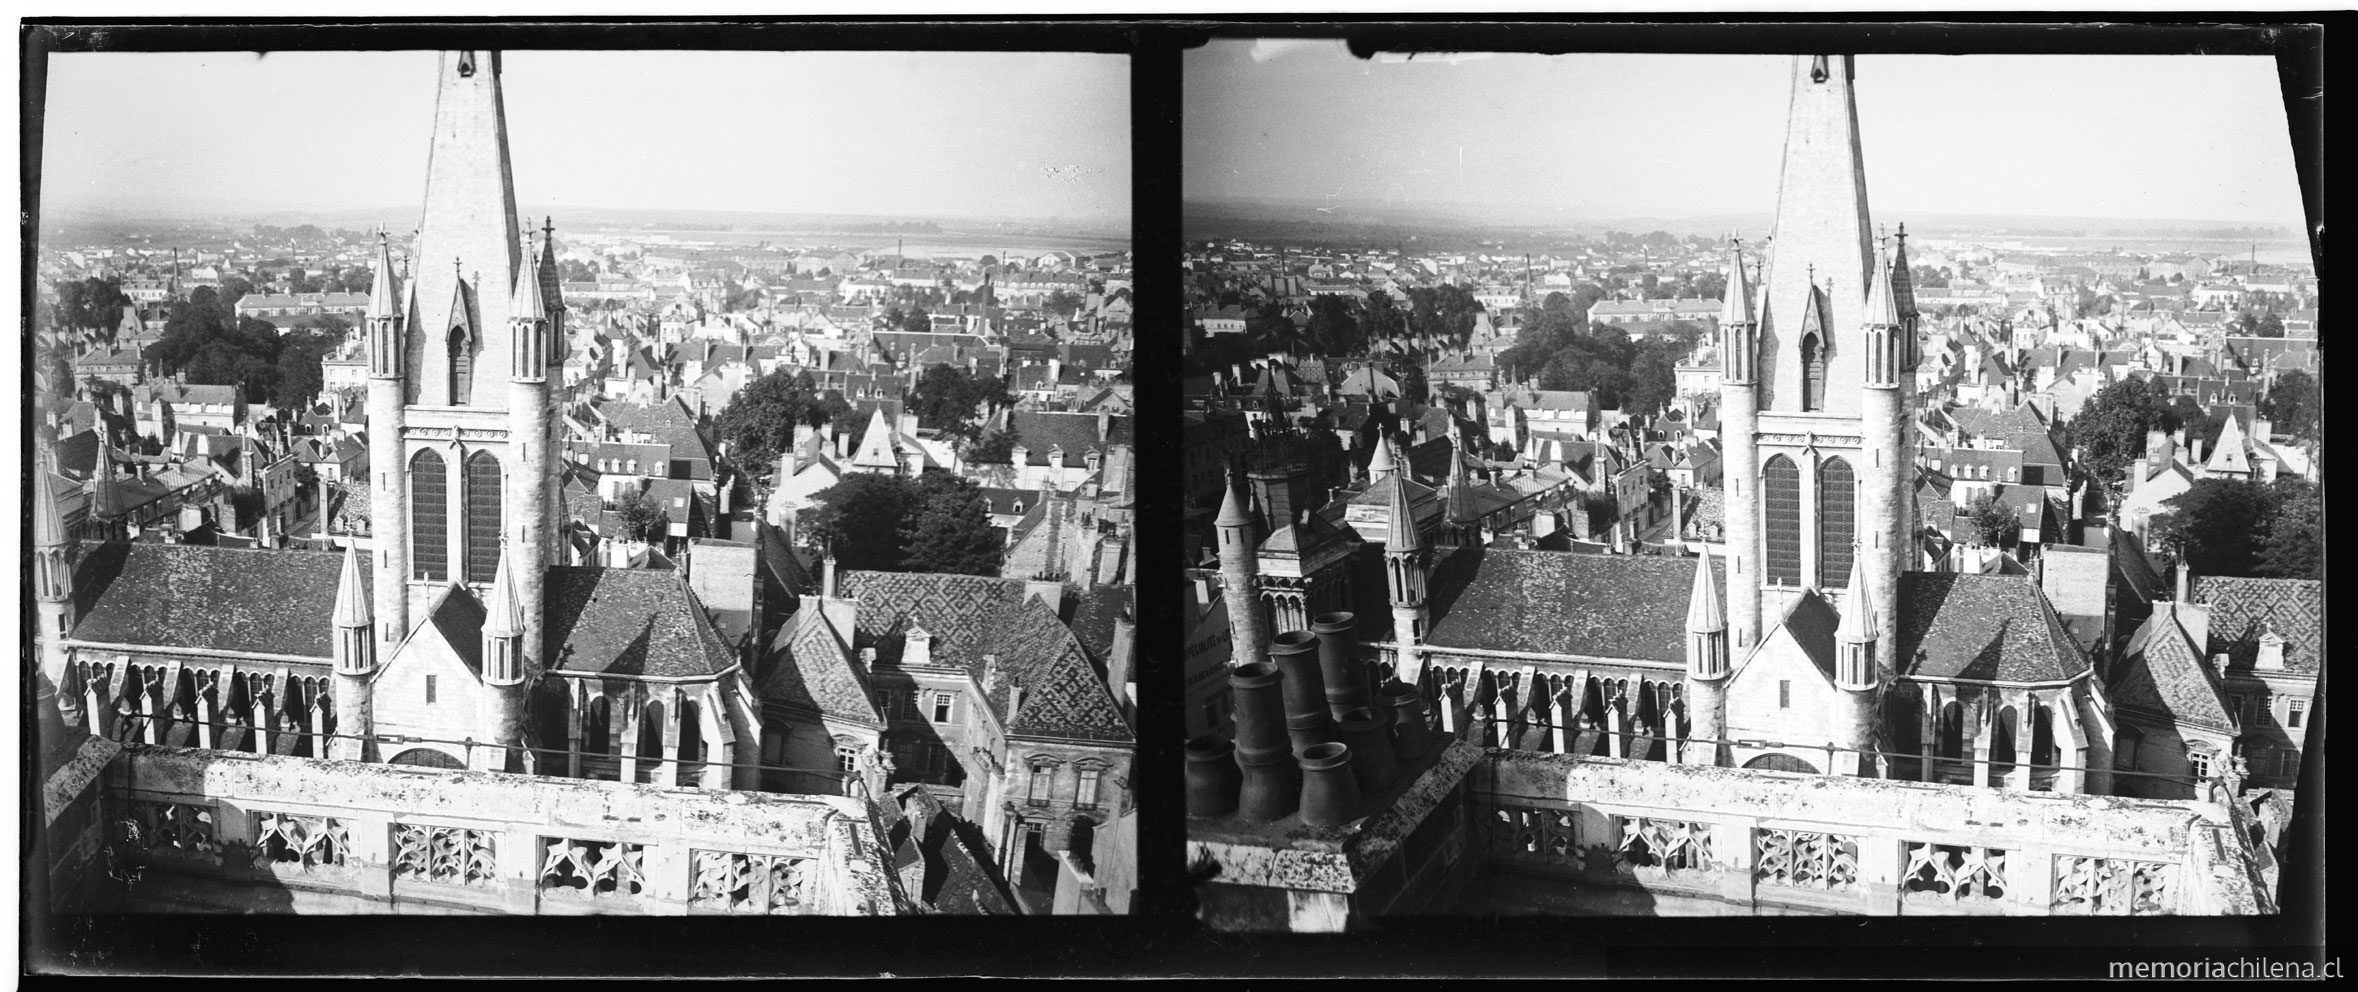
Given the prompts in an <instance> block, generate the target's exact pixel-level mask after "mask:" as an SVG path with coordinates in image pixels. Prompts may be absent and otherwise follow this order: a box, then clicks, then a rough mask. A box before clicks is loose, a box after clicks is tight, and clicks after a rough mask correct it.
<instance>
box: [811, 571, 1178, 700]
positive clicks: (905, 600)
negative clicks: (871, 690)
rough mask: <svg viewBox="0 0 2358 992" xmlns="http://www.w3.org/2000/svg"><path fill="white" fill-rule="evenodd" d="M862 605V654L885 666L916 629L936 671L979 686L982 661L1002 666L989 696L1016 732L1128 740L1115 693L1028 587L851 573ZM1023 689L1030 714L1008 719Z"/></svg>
mask: <svg viewBox="0 0 2358 992" xmlns="http://www.w3.org/2000/svg"><path fill="white" fill-rule="evenodd" d="M837 581H838V582H839V584H840V587H841V591H842V593H843V595H844V596H846V597H847V598H851V599H856V600H858V601H859V604H860V609H859V619H858V621H857V624H858V630H857V646H874V647H875V648H876V653H877V660H878V661H879V663H896V662H898V661H899V659H900V654H901V648H902V644H903V637H904V635H905V633H906V632H907V630H908V628H909V626H910V625H911V624H915V625H917V626H919V627H923V628H925V629H926V630H927V631H928V632H930V633H931V634H932V635H933V645H932V647H931V653H932V656H933V659H934V661H935V663H937V664H948V665H963V666H965V667H966V669H967V671H968V672H970V673H972V674H973V676H974V678H975V681H976V682H977V683H978V684H979V683H981V682H982V681H983V673H984V665H983V655H986V654H990V655H996V656H997V657H998V659H999V672H1000V676H1001V677H1000V679H999V684H998V688H996V689H995V690H990V691H987V692H986V693H985V696H986V698H987V699H988V700H989V702H990V705H991V708H992V710H994V711H995V712H997V713H998V714H999V715H1000V719H1001V721H1002V722H1003V724H1004V725H1005V726H1006V727H1007V730H1008V732H1009V733H1012V734H1020V735H1025V736H1033V737H1059V738H1065V739H1070V740H1097V741H1128V740H1130V739H1131V732H1130V726H1129V723H1128V721H1125V720H1124V719H1122V714H1121V710H1120V708H1119V707H1118V706H1117V705H1115V703H1114V699H1113V693H1112V691H1111V690H1109V689H1107V688H1106V686H1105V683H1104V682H1103V681H1102V680H1101V679H1100V678H1099V677H1098V675H1097V671H1096V669H1095V668H1093V667H1091V666H1090V664H1089V659H1088V656H1087V654H1086V653H1084V651H1083V649H1082V647H1081V643H1080V640H1079V639H1078V638H1077V637H1075V636H1074V635H1073V632H1072V631H1071V630H1070V629H1068V628H1067V627H1066V626H1065V625H1064V622H1063V621H1062V620H1059V619H1057V616H1056V614H1055V612H1054V611H1051V610H1049V609H1048V607H1047V605H1046V604H1045V603H1042V602H1040V601H1039V600H1038V599H1037V598H1035V597H1033V596H1030V595H1027V594H1026V593H1025V591H1024V583H1023V581H1022V580H1020V579H998V578H989V577H985V576H976V575H941V574H934V573H922V572H867V571H847V572H844V573H843V574H842V576H841V577H840V578H839V579H838V580H837ZM1017 685H1021V686H1023V688H1024V693H1025V695H1024V701H1023V708H1022V710H1021V711H1020V712H1016V713H1012V714H1011V713H1009V712H1008V701H1009V690H1010V689H1011V688H1013V687H1014V686H1017Z"/></svg>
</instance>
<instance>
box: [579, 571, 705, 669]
mask: <svg viewBox="0 0 2358 992" xmlns="http://www.w3.org/2000/svg"><path fill="white" fill-rule="evenodd" d="M543 589H544V592H543V595H544V596H546V597H547V605H546V607H545V609H546V611H547V612H546V613H545V614H544V616H545V617H546V621H547V622H546V623H545V624H544V625H543V629H544V630H545V631H546V635H545V636H546V638H547V641H546V644H547V652H548V653H547V654H546V655H544V657H546V658H548V659H550V662H549V667H550V668H551V669H554V670H557V671H566V672H590V673H602V674H611V675H654V676H661V677H668V678H692V677H697V676H709V675H714V674H718V673H720V672H722V671H724V670H726V669H728V668H729V666H731V665H734V664H736V663H737V659H736V657H735V655H733V654H732V653H731V652H730V651H729V646H728V644H726V643H725V642H723V641H722V640H721V636H720V633H719V632H718V631H716V630H714V629H713V627H712V622H711V621H710V620H708V619H706V617H705V616H704V606H703V604H701V603H698V602H697V601H696V596H695V594H694V593H692V592H690V591H689V590H688V584H687V582H686V581H685V580H683V579H681V578H680V577H679V575H678V574H677V573H675V572H665V571H654V570H650V569H631V568H589V567H577V566H570V565H567V566H558V567H554V568H551V569H549V572H548V580H547V583H546V584H545V585H544V586H543Z"/></svg>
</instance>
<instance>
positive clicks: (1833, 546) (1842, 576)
mask: <svg viewBox="0 0 2358 992" xmlns="http://www.w3.org/2000/svg"><path fill="white" fill-rule="evenodd" d="M1857 502H1858V486H1857V484H1856V481H1855V480H1854V478H1853V476H1852V474H1851V471H1850V463H1849V462H1846V461H1843V460H1842V459H1840V458H1829V459H1827V460H1826V463H1825V464H1824V465H1820V466H1818V584H1819V585H1822V586H1830V585H1833V584H1834V583H1837V582H1842V581H1844V580H1846V579H1847V578H1849V576H1850V556H1851V551H1852V548H1851V542H1852V541H1854V540H1856V539H1857V537H1858V531H1857V530H1856V525H1857V521H1858V508H1857V505H1856V504H1857Z"/></svg>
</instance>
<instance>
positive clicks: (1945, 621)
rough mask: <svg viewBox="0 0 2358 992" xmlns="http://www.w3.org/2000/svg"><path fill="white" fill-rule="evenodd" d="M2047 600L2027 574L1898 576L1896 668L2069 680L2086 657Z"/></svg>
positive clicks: (2021, 679)
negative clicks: (1897, 647)
mask: <svg viewBox="0 0 2358 992" xmlns="http://www.w3.org/2000/svg"><path fill="white" fill-rule="evenodd" d="M2046 599H2047V598H2046V595H2045V594H2044V593H2041V592H2040V591H2039V587H2038V585H2037V583H2036V582H2035V581H2033V580H2032V579H2031V578H2030V577H2028V576H2021V575H1957V574H1944V573H1937V572H1904V573H1901V575H1900V584H1899V604H1898V605H1899V609H1898V610H1897V613H1898V616H1899V657H1898V658H1895V659H1893V667H1895V668H1897V669H1898V670H1900V671H1901V672H1903V673H1906V674H1910V675H1922V676H1927V677H1932V678H1969V679H1988V680H1993V681H2001V682H2061V681H2065V680H2068V679H2071V678H2074V677H2076V676H2078V675H2079V674H2080V673H2081V672H2083V671H2086V670H2087V668H2088V659H2087V656H2085V655H2083V654H2081V653H2080V649H2079V647H2078V646H2077V645H2076V644H2075V643H2074V642H2073V641H2072V638H2071V634H2070V632H2068V631H2066V630H2065V629H2064V627H2063V621H2062V619H2061V618H2059V617H2057V616H2056V615H2055V611H2054V610H2053V609H2050V608H2049V607H2048V606H2047V601H2046Z"/></svg>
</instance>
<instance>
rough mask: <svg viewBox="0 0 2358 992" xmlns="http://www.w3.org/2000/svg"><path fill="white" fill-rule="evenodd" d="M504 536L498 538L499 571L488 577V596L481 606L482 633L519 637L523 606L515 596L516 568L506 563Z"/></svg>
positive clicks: (507, 559) (492, 635)
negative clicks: (482, 611) (482, 608)
mask: <svg viewBox="0 0 2358 992" xmlns="http://www.w3.org/2000/svg"><path fill="white" fill-rule="evenodd" d="M510 557H511V556H510V555H509V554H508V547H507V539H506V538H504V537H503V538H501V539H500V549H499V571H497V572H495V573H493V574H492V577H491V595H490V597H489V598H488V601H487V602H485V603H484V604H483V605H484V617H483V636H485V637H498V638H507V637H520V636H523V634H524V607H523V604H522V603H521V602H519V601H518V600H517V599H516V575H515V568H514V566H513V565H511V564H510V563H509V558H510Z"/></svg>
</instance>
